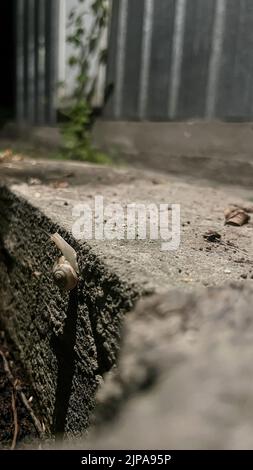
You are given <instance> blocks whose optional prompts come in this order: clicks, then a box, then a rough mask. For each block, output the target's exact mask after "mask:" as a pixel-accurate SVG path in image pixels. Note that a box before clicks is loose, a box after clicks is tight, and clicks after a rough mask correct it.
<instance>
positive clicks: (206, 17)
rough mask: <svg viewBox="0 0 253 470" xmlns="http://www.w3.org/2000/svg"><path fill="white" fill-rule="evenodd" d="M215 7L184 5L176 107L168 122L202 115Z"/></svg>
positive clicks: (199, 1)
mask: <svg viewBox="0 0 253 470" xmlns="http://www.w3.org/2000/svg"><path fill="white" fill-rule="evenodd" d="M222 1H223V0H222ZM215 5H216V0H208V1H207V2H203V0H188V2H187V6H186V11H185V31H184V42H183V57H182V66H181V74H180V77H181V80H180V84H179V88H178V99H177V103H178V105H177V108H176V109H174V115H171V116H170V117H171V118H173V117H177V118H181V117H182V118H188V117H190V118H191V117H198V116H203V115H204V114H205V110H206V89H207V81H208V73H209V57H210V54H211V45H212V32H213V21H214V13H215Z"/></svg>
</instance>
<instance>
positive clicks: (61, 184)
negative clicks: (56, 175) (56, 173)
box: [52, 181, 69, 189]
mask: <svg viewBox="0 0 253 470" xmlns="http://www.w3.org/2000/svg"><path fill="white" fill-rule="evenodd" d="M52 186H53V188H55V189H64V188H67V187H68V186H69V183H68V182H67V181H54V182H53V183H52Z"/></svg>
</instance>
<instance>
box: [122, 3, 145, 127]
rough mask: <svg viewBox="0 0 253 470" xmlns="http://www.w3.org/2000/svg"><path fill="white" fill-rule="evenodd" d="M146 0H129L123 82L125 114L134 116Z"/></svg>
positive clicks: (137, 101) (137, 93) (137, 102)
mask: <svg viewBox="0 0 253 470" xmlns="http://www.w3.org/2000/svg"><path fill="white" fill-rule="evenodd" d="M143 7H144V0H138V2H136V0H128V8H127V32H126V42H125V60H124V73H123V84H122V108H123V109H124V115H125V116H126V117H127V118H128V119H129V118H134V117H136V116H137V114H138V106H139V99H138V98H139V81H140V75H141V44H142V24H143Z"/></svg>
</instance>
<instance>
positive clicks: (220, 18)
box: [206, 0, 227, 118]
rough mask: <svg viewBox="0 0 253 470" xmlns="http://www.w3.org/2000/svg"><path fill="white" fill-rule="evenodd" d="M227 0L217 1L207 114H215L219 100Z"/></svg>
mask: <svg viewBox="0 0 253 470" xmlns="http://www.w3.org/2000/svg"><path fill="white" fill-rule="evenodd" d="M226 8H227V0H219V1H216V10H215V18H214V26H213V33H212V50H211V53H210V60H209V74H208V79H207V96H206V116H207V117H208V118H213V117H214V116H215V110H216V102H217V88H218V81H219V75H220V68H221V60H222V52H223V39H224V26H225V19H226Z"/></svg>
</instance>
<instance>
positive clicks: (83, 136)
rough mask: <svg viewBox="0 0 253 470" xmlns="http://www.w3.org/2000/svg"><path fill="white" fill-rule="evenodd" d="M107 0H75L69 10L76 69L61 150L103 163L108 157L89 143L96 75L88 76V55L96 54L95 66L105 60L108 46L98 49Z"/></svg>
mask: <svg viewBox="0 0 253 470" xmlns="http://www.w3.org/2000/svg"><path fill="white" fill-rule="evenodd" d="M107 3H108V2H107V1H106V0H88V1H87V0H78V3H77V5H76V7H74V8H73V9H72V10H71V11H70V13H69V17H68V25H67V31H68V36H67V41H68V43H69V44H71V45H72V49H73V54H72V55H71V56H70V57H69V59H68V64H69V66H70V67H72V69H74V71H75V83H74V91H73V96H72V97H71V101H70V103H71V104H70V105H69V106H68V107H67V108H65V109H64V115H65V122H64V123H63V125H62V134H63V140H64V147H63V151H64V154H65V155H66V156H67V158H74V159H79V160H86V161H91V162H98V163H106V162H107V161H109V157H108V156H106V155H104V154H102V153H101V152H98V151H97V150H96V149H95V148H94V147H93V145H92V143H91V135H90V132H91V126H92V121H93V107H92V99H93V97H94V93H95V90H96V85H97V79H98V77H97V76H95V77H93V78H91V57H94V56H96V57H97V65H98V67H99V66H100V65H101V64H104V63H106V55H107V50H106V49H104V50H101V48H100V41H101V37H102V34H103V33H104V30H105V28H106V25H107V20H108V4H107ZM80 4H84V5H83V7H84V8H80V7H82V5H80ZM87 4H89V6H88V7H87ZM88 16H89V18H92V19H91V23H90V21H87V18H88ZM87 24H88V25H87Z"/></svg>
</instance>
